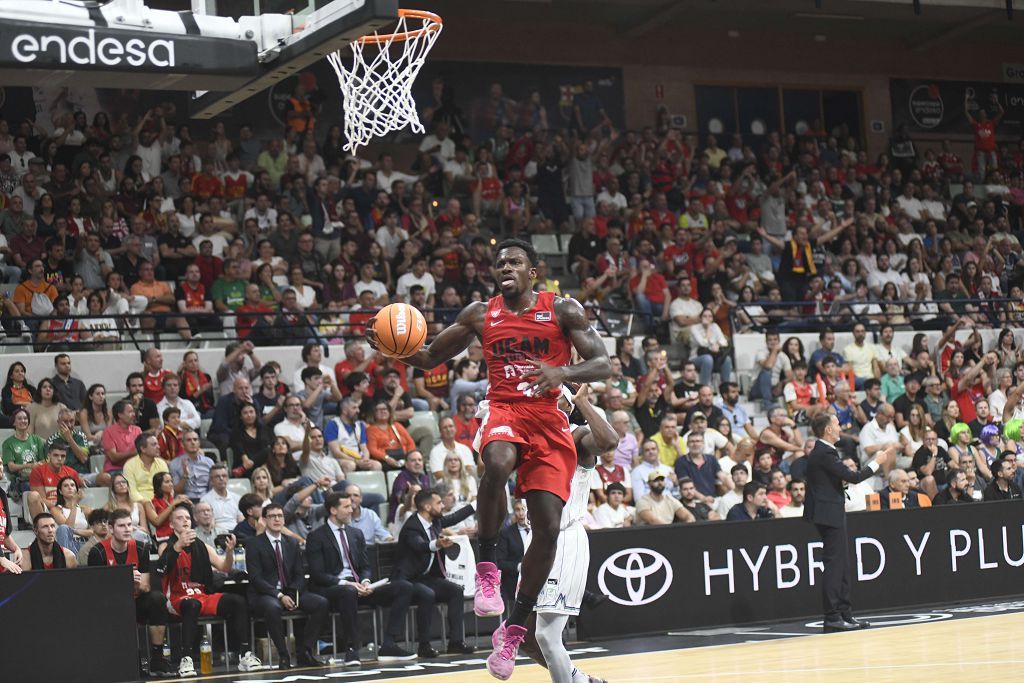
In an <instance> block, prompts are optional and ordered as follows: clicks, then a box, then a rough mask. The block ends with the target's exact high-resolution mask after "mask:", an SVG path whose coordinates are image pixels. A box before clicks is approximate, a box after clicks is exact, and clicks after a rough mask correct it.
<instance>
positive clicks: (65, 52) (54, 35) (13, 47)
mask: <svg viewBox="0 0 1024 683" xmlns="http://www.w3.org/2000/svg"><path fill="white" fill-rule="evenodd" d="M0 66H2V67H3V68H5V69H40V70H68V69H71V70H83V71H110V72H119V71H120V72H126V71H130V72H135V71H141V72H148V73H161V74H181V75H217V76H220V75H224V76H251V75H253V74H254V73H256V72H258V70H259V64H258V61H257V59H256V45H255V43H253V42H252V41H247V40H228V39H225V38H207V37H203V36H201V35H186V34H181V35H177V34H169V33H154V32H152V31H138V30H129V29H111V28H104V27H100V26H96V27H91V28H90V27H84V26H65V25H60V24H43V23H38V22H24V21H4V22H2V23H0Z"/></svg>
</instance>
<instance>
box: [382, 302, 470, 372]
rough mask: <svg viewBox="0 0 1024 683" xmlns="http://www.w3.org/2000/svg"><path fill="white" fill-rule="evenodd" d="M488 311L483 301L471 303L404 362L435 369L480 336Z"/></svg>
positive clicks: (422, 368) (421, 368) (422, 367)
mask: <svg viewBox="0 0 1024 683" xmlns="http://www.w3.org/2000/svg"><path fill="white" fill-rule="evenodd" d="M486 312H487V304H485V303H483V302H482V301H475V302H473V303H471V304H469V305H468V306H466V307H465V308H463V309H462V311H461V312H460V313H459V317H457V318H456V319H455V322H454V323H453V324H452V325H451V326H449V327H446V328H445V329H443V330H441V332H440V333H439V334H438V335H437V336H436V337H434V341H432V342H430V344H429V345H427V346H424V347H423V348H422V349H420V350H419V351H417V352H416V353H414V354H413V355H411V356H409V357H408V358H406V359H404V360H403V361H402V362H403V363H405V364H406V365H411V366H412V367H414V368H419V369H420V370H433V369H434V368H436V367H437V366H438V365H440V364H441V363H444V362H445V361H448V360H451V359H452V358H454V357H455V356H457V355H459V354H460V353H462V352H463V351H465V350H466V349H467V348H469V345H470V343H472V341H473V339H475V338H478V337H479V336H480V330H482V329H483V321H484V314H485V313H486ZM367 331H369V326H368V327H367Z"/></svg>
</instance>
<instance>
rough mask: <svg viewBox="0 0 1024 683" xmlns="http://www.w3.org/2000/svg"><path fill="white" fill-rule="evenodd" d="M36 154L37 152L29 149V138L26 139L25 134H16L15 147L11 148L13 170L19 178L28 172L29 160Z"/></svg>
mask: <svg viewBox="0 0 1024 683" xmlns="http://www.w3.org/2000/svg"><path fill="white" fill-rule="evenodd" d="M35 155H36V153H35V152H33V151H30V150H29V149H28V140H26V139H25V136H24V135H15V136H14V149H13V150H11V170H13V171H14V174H15V175H17V176H18V177H19V178H21V177H22V176H24V175H25V174H26V173H28V172H29V171H28V162H29V159H31V158H33V157H34V156H35Z"/></svg>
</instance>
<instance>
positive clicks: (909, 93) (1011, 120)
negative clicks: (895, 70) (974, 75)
mask: <svg viewBox="0 0 1024 683" xmlns="http://www.w3.org/2000/svg"><path fill="white" fill-rule="evenodd" d="M965 96H966V97H967V100H968V108H969V109H970V111H971V115H972V116H974V117H977V112H978V111H979V110H980V109H982V108H984V109H985V110H986V111H987V112H988V114H989V116H990V117H992V116H994V115H995V114H996V113H997V112H998V111H999V106H1001V107H1002V108H1003V111H1004V112H1005V114H1004V115H1003V119H1002V121H1000V122H999V125H998V126H997V127H996V135H997V136H998V137H1000V138H1004V137H1019V136H1020V135H1021V133H1022V131H1024V84H1020V83H995V82H991V83H989V82H982V81H939V80H935V81H928V80H916V79H906V78H893V79H890V80H889V97H890V99H891V101H892V124H893V129H894V130H895V129H896V128H898V127H899V126H900V125H904V126H906V128H907V132H909V133H911V134H914V133H917V134H925V135H935V136H945V135H951V136H955V137H963V136H969V135H973V130H972V129H971V126H970V123H969V122H968V121H967V117H966V116H965V115H964V97H965ZM997 103H998V105H999V106H997Z"/></svg>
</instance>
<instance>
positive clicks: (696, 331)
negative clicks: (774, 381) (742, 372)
mask: <svg viewBox="0 0 1024 683" xmlns="http://www.w3.org/2000/svg"><path fill="white" fill-rule="evenodd" d="M714 317H715V314H714V313H713V312H712V311H711V309H710V308H705V309H704V310H703V311H701V313H700V322H699V323H697V324H696V325H690V344H691V346H692V347H693V349H694V351H693V353H694V356H695V357H696V358H695V362H696V363H697V368H698V369H699V370H700V383H701V384H710V383H711V373H712V372H717V373H718V374H719V376H720V377H721V381H723V382H731V381H732V355H731V354H730V353H729V339H728V338H727V337H726V336H725V333H724V332H722V328H721V327H719V326H718V323H716V322H715V321H714ZM794 339H796V338H795V337H792V338H790V340H788V341H787V342H786V343H787V346H791V345H790V344H789V342H790V341H792V340H794ZM796 341H797V343H799V342H800V340H799V339H796ZM800 354H801V355H803V346H802V345H801V347H800Z"/></svg>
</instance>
